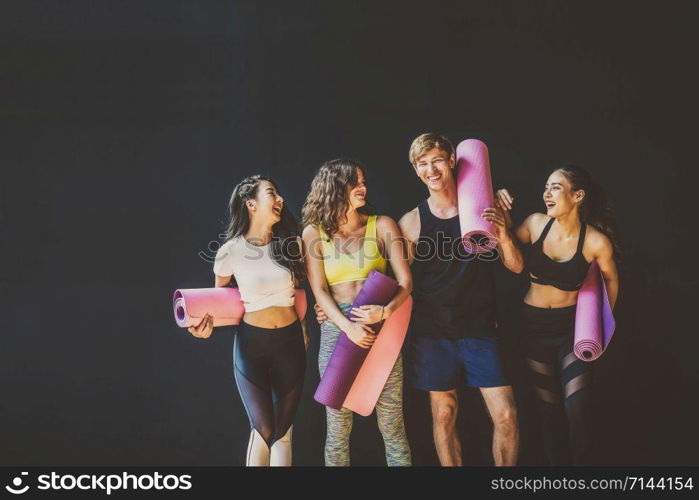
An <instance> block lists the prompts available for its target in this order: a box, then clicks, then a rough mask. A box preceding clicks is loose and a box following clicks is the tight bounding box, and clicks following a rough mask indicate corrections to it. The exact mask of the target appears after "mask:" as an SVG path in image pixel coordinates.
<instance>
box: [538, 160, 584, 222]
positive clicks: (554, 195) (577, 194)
mask: <svg viewBox="0 0 699 500" xmlns="http://www.w3.org/2000/svg"><path fill="white" fill-rule="evenodd" d="M584 197H585V191H583V190H582V189H578V190H577V191H574V190H573V188H572V186H571V184H570V181H568V179H567V178H566V176H565V175H563V173H561V172H560V171H559V170H556V171H554V172H553V173H552V174H551V175H550V176H549V178H548V181H546V187H545V189H544V195H543V198H544V203H545V204H546V215H548V216H549V217H561V216H563V215H567V214H569V213H570V212H572V211H573V210H576V209H579V208H580V205H581V204H582V201H583V198H584Z"/></svg>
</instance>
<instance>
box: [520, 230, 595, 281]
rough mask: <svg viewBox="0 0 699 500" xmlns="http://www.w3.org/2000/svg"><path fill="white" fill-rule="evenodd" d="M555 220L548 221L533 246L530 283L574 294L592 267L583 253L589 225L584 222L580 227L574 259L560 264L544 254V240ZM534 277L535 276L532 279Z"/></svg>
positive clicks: (530, 258)
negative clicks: (549, 286)
mask: <svg viewBox="0 0 699 500" xmlns="http://www.w3.org/2000/svg"><path fill="white" fill-rule="evenodd" d="M554 220H556V219H553V218H552V219H551V220H550V221H548V223H547V224H546V227H545V228H544V230H543V231H542V232H541V236H539V239H538V240H536V241H535V242H534V243H532V245H531V254H530V256H529V265H528V266H527V270H528V273H531V274H528V275H529V281H531V282H532V283H538V284H540V285H551V286H554V287H556V288H558V289H559V290H563V291H566V292H574V291H575V290H579V289H580V287H581V286H582V284H583V281H585V276H586V275H587V270H588V268H589V267H590V263H589V262H587V260H585V257H584V256H583V253H582V248H583V244H584V243H585V233H586V230H587V224H585V223H584V222H583V223H581V225H580V234H579V235H578V248H577V250H576V251H575V255H573V258H572V259H570V260H566V261H565V262H558V261H555V260H553V259H552V258H551V257H549V256H548V255H546V254H545V253H544V239H545V238H546V235H547V234H549V230H550V229H551V226H552V225H553V221H554ZM532 275H534V276H533V277H532Z"/></svg>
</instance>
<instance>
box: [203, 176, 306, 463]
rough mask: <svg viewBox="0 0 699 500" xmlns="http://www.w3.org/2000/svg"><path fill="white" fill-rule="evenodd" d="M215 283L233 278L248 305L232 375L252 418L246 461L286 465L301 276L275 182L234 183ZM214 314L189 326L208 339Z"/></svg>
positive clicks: (302, 353) (289, 220) (298, 383)
mask: <svg viewBox="0 0 699 500" xmlns="http://www.w3.org/2000/svg"><path fill="white" fill-rule="evenodd" d="M229 211H230V222H229V224H228V227H227V229H226V242H225V243H224V244H223V245H222V246H221V248H219V250H218V253H217V254H216V260H215V262H214V273H215V275H216V286H217V287H221V286H229V285H230V284H233V283H234V282H235V284H237V286H238V289H239V290H240V296H241V299H242V301H243V303H244V305H245V315H244V316H243V319H242V320H241V322H240V325H239V326H238V332H237V334H236V336H235V342H234V348H233V365H234V374H235V381H236V384H237V386H238V391H239V392H240V397H241V399H242V400H243V404H244V406H245V410H246V412H247V414H248V418H249V420H250V427H251V430H250V440H249V442H248V451H247V458H246V465H291V432H292V426H293V421H294V415H295V414H296V409H297V406H298V401H299V397H300V396H301V387H302V385H303V377H304V371H305V367H306V348H307V346H308V336H307V334H306V329H305V321H302V320H300V319H299V318H298V316H297V314H296V309H295V308H294V288H295V286H296V285H298V283H299V281H300V280H301V279H303V278H305V271H304V263H303V260H302V256H303V252H302V248H301V240H300V238H299V232H298V227H297V225H296V221H295V220H294V217H293V215H292V214H291V212H290V211H289V209H288V208H286V206H285V205H284V199H283V198H282V197H281V195H280V194H279V191H278V189H277V186H276V185H275V184H274V182H273V181H272V180H271V179H269V178H266V177H262V176H260V175H254V176H251V177H247V178H245V179H243V181H242V182H241V183H240V184H238V185H237V186H236V187H235V190H234V191H233V195H232V196H231V199H230V204H229ZM212 330H213V317H212V316H211V315H208V314H207V315H206V316H205V317H204V318H203V319H202V321H201V323H200V324H199V325H198V326H196V327H192V328H190V329H189V331H190V333H191V334H192V335H194V336H195V337H200V338H207V337H209V336H210V335H211V332H212Z"/></svg>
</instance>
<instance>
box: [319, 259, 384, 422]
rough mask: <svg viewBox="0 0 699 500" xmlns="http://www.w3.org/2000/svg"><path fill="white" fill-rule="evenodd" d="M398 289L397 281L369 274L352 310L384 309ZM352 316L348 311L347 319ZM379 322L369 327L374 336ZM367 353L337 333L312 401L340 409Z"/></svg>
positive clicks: (379, 324) (373, 272)
mask: <svg viewBox="0 0 699 500" xmlns="http://www.w3.org/2000/svg"><path fill="white" fill-rule="evenodd" d="M397 289H398V282H397V281H396V280H394V279H393V278H389V277H388V276H386V275H385V274H382V273H380V272H378V271H376V270H373V269H372V271H371V272H370V273H369V276H368V277H367V279H366V281H365V282H364V284H363V285H362V289H361V290H360V291H359V294H357V297H356V298H355V299H354V302H353V303H352V307H360V306H367V305H379V306H385V305H386V304H388V303H389V302H390V301H391V299H392V298H393V296H394V295H395V293H396V290H397ZM348 317H349V318H350V319H352V318H353V317H354V316H353V315H352V313H351V312H350V314H349V316H348ZM382 324H383V322H380V323H377V324H375V325H370V326H371V327H372V328H373V329H374V333H379V330H380V328H381V326H382ZM368 354H369V349H364V348H362V347H359V346H358V345H357V344H355V343H354V342H352V341H351V340H350V339H349V337H348V336H347V334H345V332H341V333H340V336H339V337H338V339H337V344H335V349H334V350H333V353H332V355H331V356H330V360H329V361H328V366H327V367H326V369H325V373H323V377H322V378H321V379H320V384H318V389H316V393H315V396H314V399H315V400H316V401H318V402H319V403H320V404H323V405H325V406H329V407H330V408H334V409H336V410H339V409H340V408H342V403H344V401H345V398H346V397H347V394H348V393H349V391H350V388H351V387H352V384H353V383H354V379H355V378H356V377H357V373H359V369H360V368H361V367H362V363H364V360H365V359H366V357H367V355H368Z"/></svg>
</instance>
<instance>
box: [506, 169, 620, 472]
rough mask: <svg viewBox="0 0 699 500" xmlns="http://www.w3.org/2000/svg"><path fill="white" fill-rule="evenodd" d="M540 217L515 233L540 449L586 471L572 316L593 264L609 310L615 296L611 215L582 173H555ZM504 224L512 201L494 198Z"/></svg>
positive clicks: (586, 425) (586, 428) (581, 383)
mask: <svg viewBox="0 0 699 500" xmlns="http://www.w3.org/2000/svg"><path fill="white" fill-rule="evenodd" d="M543 198H544V203H545V204H546V213H545V214H543V213H534V214H531V215H530V216H529V217H527V218H526V220H525V221H524V222H523V223H522V224H521V225H520V226H519V227H518V228H517V229H516V230H515V234H516V235H517V238H518V239H519V241H520V242H522V243H523V244H527V245H529V246H530V252H529V255H528V258H527V259H526V266H525V272H526V273H527V274H528V278H529V280H530V282H531V283H530V286H529V290H528V291H527V294H526V296H525V297H524V304H523V305H522V323H523V325H522V332H521V336H520V343H521V349H522V351H523V353H524V356H525V359H526V362H527V366H528V367H529V373H530V377H531V381H532V385H533V386H534V389H535V391H536V393H537V396H538V397H537V406H538V408H539V413H540V416H541V423H542V433H543V440H544V448H545V450H546V455H547V457H548V459H549V462H550V464H551V465H589V464H590V462H591V456H590V447H591V446H590V445H591V439H592V430H591V429H590V415H589V413H590V395H591V393H590V389H591V386H590V382H591V381H592V369H593V365H594V363H593V362H585V361H581V360H580V359H578V358H577V357H576V356H575V354H574V353H573V338H574V327H575V309H576V304H577V298H578V290H579V289H580V287H581V286H582V283H583V281H584V280H585V276H586V274H587V271H588V268H589V266H590V263H591V262H592V260H595V261H597V264H598V265H599V268H600V270H601V272H602V275H603V277H604V281H605V285H606V287H607V293H608V295H609V300H610V302H611V305H612V307H614V304H615V302H616V298H617V295H618V287H619V283H618V276H617V268H616V263H615V258H616V257H617V256H618V254H619V252H618V244H617V241H616V234H615V230H614V216H613V213H612V211H611V209H610V207H609V204H608V203H607V200H606V198H605V196H604V193H603V192H602V190H601V188H600V187H599V186H598V185H597V184H596V183H595V182H594V181H593V180H592V178H591V177H590V174H589V173H588V172H587V171H586V170H584V169H583V168H580V167H576V166H566V167H563V168H559V169H557V170H555V171H554V172H553V173H551V175H550V176H549V178H548V181H547V182H546V188H545V190H544V195H543ZM496 201H497V204H498V206H499V207H500V208H501V209H503V212H504V213H505V215H506V219H507V223H508V225H511V220H510V219H509V210H510V209H511V208H512V201H513V198H512V197H511V196H510V194H509V193H508V192H507V190H505V189H501V190H500V191H498V193H497V196H496Z"/></svg>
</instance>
